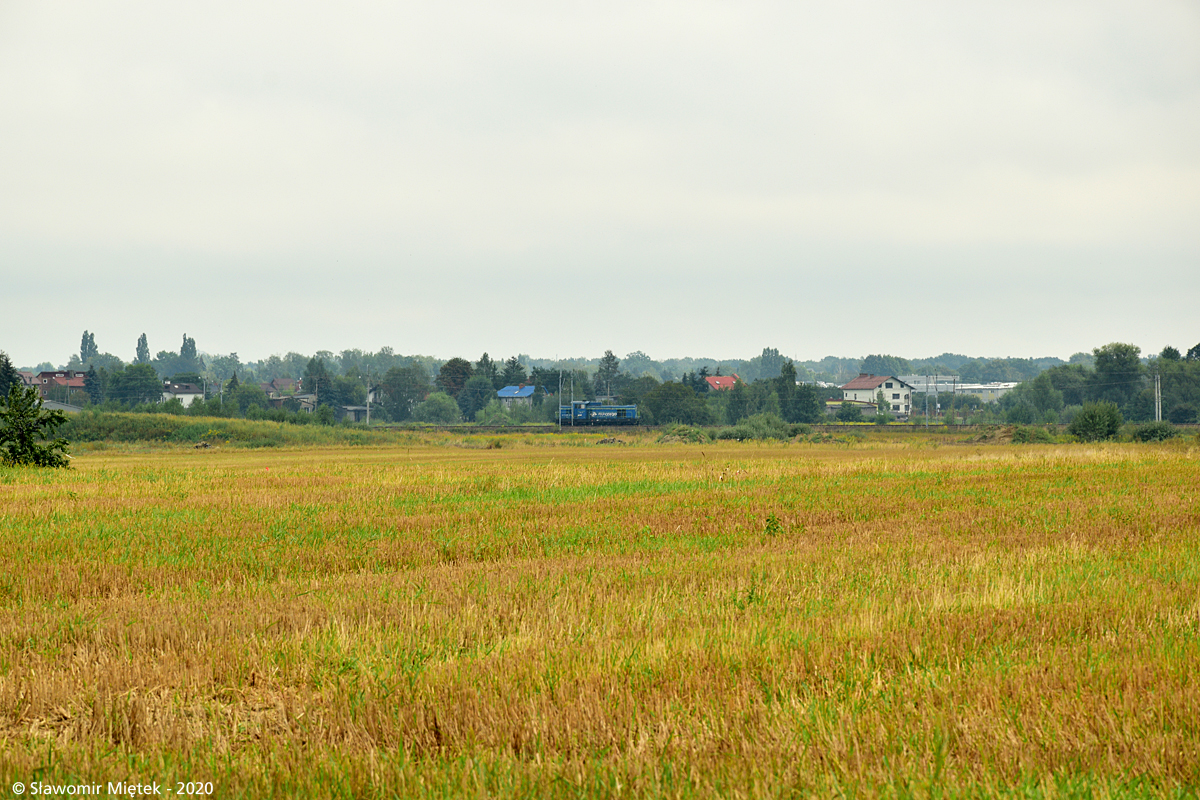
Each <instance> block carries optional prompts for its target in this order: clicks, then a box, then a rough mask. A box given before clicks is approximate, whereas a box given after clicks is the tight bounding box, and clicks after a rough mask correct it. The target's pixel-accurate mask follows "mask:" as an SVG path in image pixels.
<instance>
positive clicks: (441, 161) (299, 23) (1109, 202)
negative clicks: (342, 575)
mask: <svg viewBox="0 0 1200 800" xmlns="http://www.w3.org/2000/svg"><path fill="white" fill-rule="evenodd" d="M0 271H2V286H3V290H2V294H3V302H2V304H0V305H2V310H0V349H4V350H6V351H8V353H9V354H10V355H11V356H12V358H13V360H14V361H15V362H17V363H18V364H30V365H31V364H35V363H37V362H40V361H43V360H50V361H53V362H56V363H63V362H65V361H66V359H67V357H68V356H69V355H70V354H71V353H72V352H77V351H78V347H79V339H80V334H81V333H82V331H83V330H84V329H85V328H86V329H88V330H90V331H92V332H93V333H94V334H95V335H96V343H97V345H98V346H99V347H100V349H101V350H102V351H108V352H112V353H114V354H116V355H118V356H121V357H122V358H125V359H127V360H128V359H130V358H132V357H133V354H134V348H135V344H136V341H137V337H138V335H139V334H140V333H142V332H145V333H147V335H148V338H149V342H150V347H151V350H152V351H158V350H162V349H172V350H178V347H179V342H180V340H181V338H182V335H183V334H184V333H185V332H186V333H187V334H188V335H190V336H192V337H193V338H195V340H196V343H197V345H198V347H199V348H200V349H201V350H203V351H208V352H211V353H225V352H229V351H237V352H238V353H239V355H240V356H241V357H242V360H244V361H245V360H252V359H258V358H261V357H265V356H267V355H270V354H271V353H282V352H286V351H288V350H297V351H300V352H305V353H310V352H313V351H315V350H317V349H330V350H340V349H343V348H350V347H360V348H363V349H370V350H375V349H378V348H379V347H381V346H383V345H389V346H391V347H393V348H394V349H395V350H396V351H398V352H402V353H425V354H430V355H437V356H441V357H449V356H452V355H464V356H468V357H472V358H474V357H477V356H478V355H479V353H481V352H483V351H484V350H486V351H488V352H490V353H491V354H492V355H493V356H500V357H505V356H507V355H510V354H513V353H517V352H526V353H531V354H533V355H535V356H539V357H553V356H555V355H559V356H563V357H566V356H568V355H580V356H593V355H599V354H601V353H602V352H603V351H604V350H605V349H612V350H613V351H615V352H616V353H618V354H619V355H620V354H624V353H626V352H629V351H631V350H635V349H640V350H643V351H645V352H647V353H648V354H650V355H651V356H652V357H655V358H667V357H673V356H683V355H693V356H711V357H716V358H737V357H750V356H752V355H755V354H757V353H758V352H759V351H760V350H761V349H762V348H763V347H764V346H771V347H778V348H779V349H780V350H782V351H783V352H784V353H786V354H788V355H793V356H796V357H799V358H804V359H807V358H820V357H821V356H824V355H828V354H836V355H845V356H854V355H863V354H866V353H874V352H887V353H893V354H896V355H902V356H906V357H923V356H929V355H935V354H937V353H940V352H943V351H946V350H949V351H953V352H963V353H968V354H972V355H991V356H1004V355H1013V356H1038V355H1058V356H1061V357H1064V358H1065V357H1067V356H1069V355H1070V354H1071V353H1073V352H1076V351H1078V350H1082V349H1088V350H1090V349H1091V348H1092V347H1095V346H1097V345H1100V344H1104V343H1106V342H1110V341H1131V342H1134V343H1135V344H1138V345H1140V346H1141V347H1142V348H1143V349H1144V350H1147V351H1157V350H1158V349H1160V348H1161V347H1162V346H1163V345H1164V344H1173V345H1175V346H1177V347H1180V348H1181V349H1185V348H1187V347H1190V346H1191V345H1193V344H1196V343H1197V342H1198V341H1200V312H1198V311H1197V309H1198V308H1200V4H1197V3H1196V2H1183V1H1182V0H1179V1H1177V2H1171V1H1169V0H1160V1H1155V0H1143V1H1142V2H1137V3H1134V2H1122V3H1118V2H1096V0H1088V1H1087V2H1077V3H1072V2H1046V0H1039V1H1038V2H1027V3H1026V2H1006V3H1003V4H977V3H961V2H944V3H930V2H914V3H895V2H845V3H816V2H812V3H807V2H796V1H795V0H791V1H790V2H779V3H770V2H745V1H744V0H742V1H739V2H726V3H711V2H703V0H688V2H677V3H672V2H644V1H642V2H621V1H620V0H618V1H617V2H606V3H598V2H570V1H568V2H563V0H556V1H555V2H521V0H514V2H507V3H468V2H453V3H437V4H434V3H428V4H414V3H391V4H384V3H377V2H371V3H338V4H330V3H302V2H286V3H284V2H279V3H261V2H247V1H246V0H238V2H230V3H222V2H210V3H204V4H179V3H161V2H145V3H138V2H128V3H85V4H50V3H28V2H4V1H3V0H0Z"/></svg>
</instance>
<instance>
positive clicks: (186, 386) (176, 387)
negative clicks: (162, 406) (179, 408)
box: [162, 381, 204, 408]
mask: <svg viewBox="0 0 1200 800" xmlns="http://www.w3.org/2000/svg"><path fill="white" fill-rule="evenodd" d="M197 397H201V398H202V397H204V390H203V389H201V388H200V387H199V386H197V385H196V384H194V383H171V382H170V381H164V382H163V394H162V401H163V402H164V403H167V402H170V401H171V400H178V401H179V402H181V403H183V407H184V408H187V407H188V406H190V405H191V404H192V401H193V400H195V399H196V398H197Z"/></svg>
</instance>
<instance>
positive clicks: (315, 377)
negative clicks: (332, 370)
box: [301, 356, 333, 405]
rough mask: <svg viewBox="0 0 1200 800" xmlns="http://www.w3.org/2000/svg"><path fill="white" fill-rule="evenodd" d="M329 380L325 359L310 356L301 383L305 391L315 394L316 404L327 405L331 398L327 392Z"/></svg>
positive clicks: (329, 385)
mask: <svg viewBox="0 0 1200 800" xmlns="http://www.w3.org/2000/svg"><path fill="white" fill-rule="evenodd" d="M331 381H332V379H331V378H330V377H329V370H328V369H326V367H325V360H324V359H321V358H317V357H316V356H313V357H312V358H310V359H309V360H308V364H307V365H305V367H304V379H303V381H302V382H301V385H302V386H303V387H304V391H305V392H307V393H308V394H315V395H316V396H317V405H329V402H330V401H331V400H332V399H333V398H332V397H330V394H329V390H330V388H331Z"/></svg>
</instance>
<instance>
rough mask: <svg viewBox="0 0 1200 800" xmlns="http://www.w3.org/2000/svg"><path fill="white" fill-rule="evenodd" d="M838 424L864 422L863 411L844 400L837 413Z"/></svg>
mask: <svg viewBox="0 0 1200 800" xmlns="http://www.w3.org/2000/svg"><path fill="white" fill-rule="evenodd" d="M837 421H838V422H862V411H861V410H860V409H859V407H858V406H856V405H854V403H851V402H850V401H849V400H843V401H842V405H841V406H840V407H839V408H838V411H837Z"/></svg>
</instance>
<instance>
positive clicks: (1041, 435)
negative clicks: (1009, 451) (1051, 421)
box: [1012, 425, 1054, 444]
mask: <svg viewBox="0 0 1200 800" xmlns="http://www.w3.org/2000/svg"><path fill="white" fill-rule="evenodd" d="M1012 440H1013V444H1053V443H1054V436H1053V435H1052V434H1051V433H1050V431H1048V430H1046V429H1045V428H1035V427H1033V426H1031V425H1018V426H1017V429H1016V430H1015V431H1013V436H1012Z"/></svg>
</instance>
